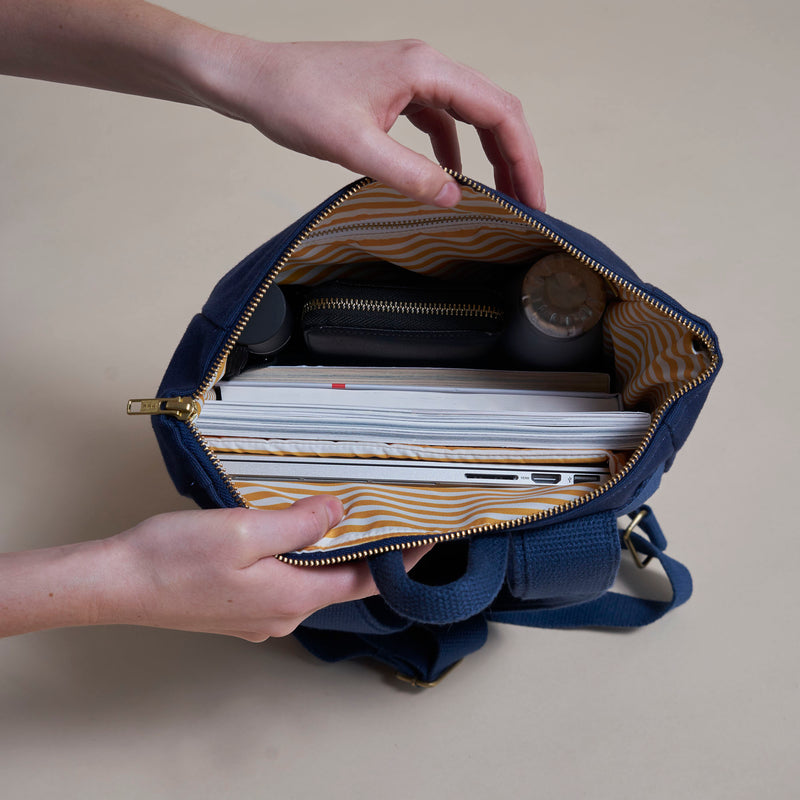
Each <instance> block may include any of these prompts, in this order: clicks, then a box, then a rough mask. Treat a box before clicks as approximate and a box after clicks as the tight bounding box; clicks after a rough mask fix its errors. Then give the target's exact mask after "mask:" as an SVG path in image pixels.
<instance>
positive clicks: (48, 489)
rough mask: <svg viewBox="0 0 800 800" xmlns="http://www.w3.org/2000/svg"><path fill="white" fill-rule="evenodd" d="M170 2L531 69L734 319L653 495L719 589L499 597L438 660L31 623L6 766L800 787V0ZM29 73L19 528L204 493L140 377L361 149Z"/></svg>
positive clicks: (286, 779) (668, 274)
mask: <svg viewBox="0 0 800 800" xmlns="http://www.w3.org/2000/svg"><path fill="white" fill-rule="evenodd" d="M169 5H170V6H171V7H173V8H175V9H176V10H179V11H182V12H184V13H187V14H189V15H193V16H195V17H196V18H199V19H201V20H202V21H204V22H206V23H209V24H211V25H214V26H217V27H221V28H227V29H230V30H235V31H239V32H246V33H249V34H251V35H253V36H257V37H262V38H265V39H270V38H273V39H292V40H297V39H303V38H309V39H324V38H332V39H333V38H399V37H404V36H416V37H420V38H423V39H426V40H428V41H429V42H430V43H432V44H433V45H435V46H436V47H438V48H439V49H440V50H442V51H444V52H446V53H447V54H449V55H450V56H452V57H453V58H455V59H457V60H460V61H464V62H468V63H470V64H471V65H473V66H475V67H477V68H479V69H481V70H482V71H484V72H486V73H488V74H489V75H491V76H492V77H493V78H494V79H495V80H496V81H497V82H498V83H500V84H502V85H503V86H505V87H506V88H507V89H509V90H511V91H513V92H514V93H515V94H517V95H518V96H519V97H520V98H521V99H522V100H523V101H524V104H525V106H526V109H527V112H528V116H529V119H530V122H531V125H532V127H533V129H534V132H535V135H536V138H537V141H538V143H539V147H540V151H541V155H542V159H543V162H544V164H545V174H546V179H547V196H548V201H549V206H550V210H551V212H552V213H553V214H554V215H556V216H560V217H563V218H566V219H567V220H569V221H570V222H572V223H574V224H576V225H578V226H580V227H583V228H585V229H587V230H589V231H591V232H593V233H595V234H597V235H598V236H600V238H602V239H603V240H604V241H605V242H607V243H608V244H609V245H611V246H612V247H613V248H614V249H616V250H617V252H619V253H620V255H622V256H623V257H624V258H626V259H627V260H628V261H629V262H630V263H631V264H632V265H633V266H634V267H635V268H636V269H637V270H638V271H639V272H640V274H641V275H642V276H643V277H644V278H645V279H646V280H649V281H652V282H654V283H656V284H658V285H659V286H660V287H662V288H663V289H665V290H666V291H668V292H670V293H671V294H673V295H674V296H676V297H677V298H679V300H680V301H681V302H682V303H684V304H685V305H686V306H687V307H689V308H690V309H691V310H692V311H696V312H698V313H700V314H701V315H702V316H705V317H707V318H708V319H709V320H710V321H711V322H712V323H713V325H714V326H715V328H716V330H717V332H718V333H719V335H720V339H721V342H722V349H723V353H724V355H725V358H726V364H725V367H724V368H723V371H722V373H721V376H720V378H719V380H718V381H717V384H716V385H715V387H714V390H713V391H712V393H711V396H710V399H709V402H708V404H707V406H706V409H705V411H704V413H703V414H702V415H701V418H700V420H699V423H698V425H697V427H696V429H695V432H694V433H693V435H692V437H691V438H690V440H689V442H688V444H687V445H686V447H685V449H684V450H683V451H682V452H681V454H680V456H679V458H678V460H677V462H676V465H675V468H674V469H673V471H672V472H670V473H669V474H668V475H667V476H666V478H665V480H664V483H663V487H662V489H661V491H660V492H659V494H658V495H657V496H656V497H655V498H654V506H655V507H656V509H657V511H658V514H659V517H660V519H661V522H662V524H663V526H664V529H665V531H666V533H667V535H668V537H669V538H670V545H671V548H670V549H671V552H672V553H673V554H675V555H676V556H678V557H680V558H682V559H683V560H685V561H686V563H687V564H688V565H689V566H690V567H691V568H692V570H693V574H694V578H695V583H696V589H695V595H694V597H693V599H692V600H691V601H690V602H689V604H688V605H686V606H684V607H682V608H681V609H679V610H678V611H676V612H674V613H673V614H672V615H670V616H669V617H667V618H666V619H665V620H664V621H663V622H662V623H660V624H658V625H656V626H654V627H652V628H649V629H645V630H641V631H638V632H634V633H629V634H610V633H601V632H596V631H578V632H553V631H537V630H525V629H516V628H512V627H500V626H496V627H494V628H493V630H492V632H491V636H490V640H489V643H488V645H487V646H486V647H485V648H484V649H483V650H482V651H480V652H479V653H477V654H476V655H474V656H472V657H471V658H470V659H468V661H466V662H465V663H464V664H463V665H462V666H461V667H460V668H459V669H457V670H456V671H455V672H454V673H453V674H452V675H451V676H450V677H449V678H448V679H447V680H446V681H445V682H444V683H443V684H442V685H441V686H440V687H439V688H437V689H434V690H430V691H427V692H424V693H415V692H411V691H407V690H404V689H403V688H402V686H400V685H398V684H396V683H395V682H394V681H393V680H392V679H391V678H389V677H387V676H385V675H384V674H383V673H382V672H381V671H379V670H376V669H373V668H371V667H369V666H365V665H363V664H345V665H338V666H328V665H324V664H321V663H318V662H316V661H314V660H312V659H311V658H310V657H308V656H307V655H305V653H304V652H303V651H302V650H301V648H300V647H299V646H298V645H297V644H296V643H295V642H294V641H293V640H285V641H273V642H269V643H267V644H266V645H263V646H258V645H251V644H248V643H245V642H242V641H238V640H234V639H225V638H221V637H213V636H201V635H189V634H183V633H173V632H169V631H157V630H147V629H133V628H103V629H75V630H63V631H52V632H46V633H39V634H32V635H28V636H23V637H18V638H16V639H10V640H5V641H3V642H0V783H2V786H3V789H2V793H3V796H4V797H6V798H45V797H59V798H64V799H65V800H66V799H67V798H82V800H88V799H90V798H141V797H149V798H221V797H231V798H234V797H235V798H240V797H270V798H306V797H312V796H326V797H335V798H380V797H383V798H405V797H418V798H449V797H461V798H489V797H491V798H494V797H498V796H508V797H531V796H535V797H547V798H639V797H648V798H673V797H684V798H723V797H724V798H752V797H756V796H758V797H769V798H789V797H794V796H796V795H795V792H796V787H797V783H798V780H800V766H798V759H799V757H800V748H798V741H800V730H799V729H798V728H799V727H800V726H798V711H800V703H799V702H798V699H799V698H798V692H799V690H798V677H797V675H798V672H797V667H798V640H797V626H798V617H799V616H800V615H798V595H797V589H796V572H797V556H798V544H797V531H796V527H797V526H796V523H795V521H794V520H795V519H796V513H797V512H796V503H797V492H796V480H795V477H796V474H797V473H796V470H797V464H796V461H797V423H796V413H794V407H795V406H796V404H797V389H798V384H797V356H796V353H795V351H794V344H795V342H796V341H797V324H798V313H797V307H798V280H797V271H796V265H795V263H794V253H793V250H794V242H795V241H796V239H797V217H798V193H797V185H798V177H799V176H798V157H797V147H798V145H797V143H798V133H799V132H800V131H798V103H797V87H798V83H799V81H798V79H799V78H800V76H799V75H798V64H799V63H800V60H799V59H798V56H797V49H796V48H797V41H798V12H797V9H798V6H797V3H795V2H789V1H787V2H764V1H763V0H762V1H761V2H758V3H756V2H722V1H721V0H720V1H719V2H710V1H709V0H701V1H700V2H698V0H694V1H693V2H689V1H688V0H680V1H679V2H671V3H663V2H659V3H655V2H622V1H621V0H608V1H607V2H590V1H589V0H586V2H569V0H567V1H566V2H558V3H556V2H548V3H544V2H512V1H511V0H495V1H494V2H492V3H488V4H487V3H484V2H480V3H479V2H473V1H472V0H468V1H467V2H462V3H458V4H456V3H438V2H430V0H425V2H422V0H405V2H402V3H398V2H393V3H388V2H375V0H370V2H367V1H366V0H363V1H361V0H358V1H356V2H353V1H351V0H347V1H346V2H339V3H323V2H319V0H295V2H292V3H288V2H280V3H277V2H273V3H265V2H263V1H256V0H227V2H225V3H222V2H211V0H196V2H190V0H172V2H170V3H169ZM0 108H2V119H0V137H1V138H0V144H1V145H2V146H0V187H1V188H0V258H1V259H2V262H3V268H2V273H1V274H2V277H0V280H2V298H1V299H0V326H1V327H2V342H3V346H2V353H1V354H0V358H2V369H1V370H0V374H2V401H1V402H0V424H1V425H2V430H1V431H0V436H1V437H2V439H1V441H2V453H3V458H2V460H0V461H1V465H0V470H2V472H1V473H0V487H2V488H0V491H1V492H2V501H1V503H0V508H2V515H3V526H2V534H0V535H1V536H2V539H1V540H0V544H1V545H2V548H3V549H5V550H15V549H23V548H28V547H37V546H46V545H52V544H56V543H61V542H69V541H76V540H79V539H82V538H91V537H100V536H105V535H109V534H112V533H114V532H116V531H119V530H122V529H124V528H126V527H127V526H129V525H131V524H133V523H135V522H137V521H139V520H141V519H142V518H144V517H146V516H148V515H150V514H153V513H156V512H160V511H165V510H168V509H178V508H188V507H190V504H189V503H188V502H187V501H185V500H183V499H182V498H179V497H178V496H177V495H176V493H175V492H174V490H173V488H172V485H171V484H170V483H169V481H168V478H167V476H166V473H165V471H164V468H163V466H162V464H161V460H160V456H159V454H158V451H157V448H156V445H155V442H154V439H153V436H152V434H151V432H150V429H149V425H148V424H147V423H146V422H145V421H143V420H141V419H129V418H127V417H126V416H125V414H124V406H125V401H126V400H127V398H129V397H139V396H147V395H148V394H150V393H151V392H153V391H154V389H155V387H156V385H157V384H158V381H159V379H160V377H161V374H162V372H163V370H164V367H165V366H166V362H167V359H168V357H169V355H170V353H171V351H172V349H173V347H174V346H175V344H176V343H177V341H178V338H179V336H180V335H181V333H182V331H183V328H184V326H185V324H186V322H187V321H188V319H189V317H190V316H191V314H192V313H194V311H195V310H197V309H198V308H199V307H200V305H201V303H202V301H203V300H204V299H205V297H206V296H207V294H208V293H209V291H210V290H211V287H212V286H213V284H214V282H215V281H216V279H217V278H218V277H219V275H220V274H221V273H222V272H223V271H225V270H227V269H228V268H229V267H231V266H232V265H233V264H235V263H236V262H237V261H238V260H239V258H240V257H242V256H243V255H245V254H246V253H247V252H249V251H250V250H251V249H252V248H253V247H255V246H256V245H258V244H260V243H261V242H262V241H263V240H264V239H266V238H268V237H269V236H271V235H272V234H273V233H275V232H277V231H278V230H279V229H281V228H282V227H283V226H284V225H285V224H287V223H289V222H290V221H292V220H293V219H294V218H295V217H297V216H298V215H299V214H301V213H302V212H304V211H306V210H307V209H309V208H311V207H312V206H314V205H315V204H316V203H317V202H318V201H319V200H321V199H322V198H323V197H325V196H326V195H327V194H328V193H329V192H331V191H333V190H335V189H337V188H338V187H339V186H341V185H343V184H344V183H346V182H348V181H349V180H350V179H351V176H350V175H349V174H347V173H346V172H345V171H344V170H342V169H341V168H339V167H336V166H332V165H329V164H323V163H318V162H314V161H312V160H311V159H308V158H304V157H302V156H299V155H295V154H293V153H289V152H286V151H283V150H281V149H280V148H278V147H277V146H275V145H273V144H271V143H270V142H267V141H265V140H263V139H261V138H260V137H259V135H258V134H257V133H255V132H254V131H253V130H251V129H249V128H247V127H245V126H244V125H241V124H237V123H234V122H231V121H229V120H226V119H223V118H220V117H216V116H215V115H213V114H212V113H209V112H204V111H201V110H197V109H193V108H185V107H180V106H177V105H170V104H167V103H159V102H155V101H149V100H143V99H138V98H130V97H122V96H112V95H107V94H103V93H101V92H96V91H91V90H86V89H79V88H71V87H62V86H54V85H47V84H42V83H36V82H29V81H28V82H26V81H22V80H17V79H11V78H5V79H0ZM397 135H398V136H399V137H401V138H402V139H403V140H404V141H406V142H411V143H417V144H418V146H420V147H423V146H425V143H424V142H423V140H422V139H421V138H420V137H418V136H417V135H416V134H415V133H413V132H412V131H411V130H410V127H409V126H407V125H404V124H400V125H398V128H397ZM463 140H464V149H465V159H464V161H465V172H466V173H467V174H469V175H471V176H473V177H476V178H479V179H483V180H490V174H489V170H488V168H487V165H486V163H485V162H484V159H483V158H482V156H481V154H480V151H479V147H478V145H477V139H476V137H475V136H474V134H473V133H472V132H471V131H469V130H465V131H464V137H463ZM790 412H791V413H790Z"/></svg>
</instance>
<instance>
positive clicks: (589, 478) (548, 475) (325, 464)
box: [220, 454, 610, 487]
mask: <svg viewBox="0 0 800 800" xmlns="http://www.w3.org/2000/svg"><path fill="white" fill-rule="evenodd" d="M220 461H221V463H222V466H223V467H224V468H225V470H226V472H227V473H228V474H229V475H230V476H231V477H232V478H233V479H234V480H264V479H267V480H292V481H304V480H305V481H322V482H330V483H401V484H443V485H462V486H465V485H479V486H520V487H522V486H527V487H531V486H572V485H573V484H576V483H597V484H600V483H603V482H604V481H605V480H606V479H608V478H609V477H610V473H609V472H608V470H607V469H606V468H605V467H604V466H601V465H593V464H592V465H569V466H565V465H563V464H559V465H547V464H534V465H530V466H525V465H518V464H515V465H513V466H508V465H505V464H475V463H458V462H456V463H454V462H434V461H404V460H400V459H388V458H314V457H308V458H305V457H299V456H281V457H270V456H267V457H264V456H253V455H239V454H236V455H233V454H230V455H222V456H220Z"/></svg>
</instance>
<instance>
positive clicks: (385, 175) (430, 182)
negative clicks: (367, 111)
mask: <svg viewBox="0 0 800 800" xmlns="http://www.w3.org/2000/svg"><path fill="white" fill-rule="evenodd" d="M342 163H343V165H344V166H346V167H348V168H349V169H352V170H354V171H355V172H362V173H364V174H365V175H369V176H370V177H372V178H375V179H376V180H379V181H383V183H386V184H388V185H389V186H392V187H394V188H395V189H397V190H398V191H400V192H402V193H403V194H405V195H406V196H408V197H412V198H414V199H415V200H419V201H420V202H421V203H427V204H429V205H437V206H442V207H445V208H449V207H452V206H455V205H457V204H458V201H459V200H460V199H461V189H460V187H459V185H458V183H457V182H456V180H455V178H453V177H452V176H451V175H448V174H447V173H446V172H445V171H444V170H443V169H442V168H441V167H440V166H439V165H438V164H435V163H434V162H433V161H431V160H430V159H429V158H426V157H425V156H423V155H421V154H420V153H417V152H415V151H414V150H411V149H410V148H408V147H405V146H404V145H402V144H400V143H399V142H397V141H395V140H394V139H392V137H391V136H389V135H388V134H387V133H385V132H384V131H382V130H380V128H378V127H377V126H375V127H370V128H369V129H367V130H363V131H361V136H360V138H359V141H358V144H357V146H356V148H355V149H354V152H353V153H352V155H351V157H349V158H346V159H345V160H343V161H342Z"/></svg>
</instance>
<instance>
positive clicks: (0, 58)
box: [0, 0, 219, 104]
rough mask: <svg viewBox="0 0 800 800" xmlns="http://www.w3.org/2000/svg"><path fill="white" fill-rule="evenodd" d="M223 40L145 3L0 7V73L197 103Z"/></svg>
mask: <svg viewBox="0 0 800 800" xmlns="http://www.w3.org/2000/svg"><path fill="white" fill-rule="evenodd" d="M218 35H219V34H218V33H217V32H216V31H214V30H212V29H210V28H207V27H205V26H203V25H200V24H199V23H196V22H193V21H192V20H189V19H186V18H184V17H181V16H179V15H177V14H174V13H172V12H171V11H167V10H166V9H163V8H160V7H158V6H154V5H151V4H150V3H145V2H142V0H0V73H4V74H7V75H17V76H20V77H27V78H39V79H41V80H48V81H56V82H59V83H71V84H78V85H81V86H91V87H94V88H98V89H108V90H112V91H117V92H125V93H128V94H137V95H144V96H147V97H154V98H159V99H163V100H173V101H178V102H184V103H192V104H197V103H198V102H199V101H198V98H197V93H196V89H197V85H198V83H200V82H201V81H202V74H203V71H204V69H205V68H206V67H207V66H208V64H207V63H206V62H205V59H206V58H207V57H208V55H209V54H210V53H212V52H213V50H214V48H211V47H210V46H209V45H210V43H211V42H212V41H213V40H214V38H215V37H216V36H218Z"/></svg>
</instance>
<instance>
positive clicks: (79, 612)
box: [0, 541, 118, 636]
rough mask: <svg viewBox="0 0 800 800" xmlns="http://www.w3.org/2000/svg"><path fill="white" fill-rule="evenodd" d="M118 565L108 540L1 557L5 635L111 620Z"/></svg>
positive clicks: (0, 617) (1, 629)
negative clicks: (112, 588)
mask: <svg viewBox="0 0 800 800" xmlns="http://www.w3.org/2000/svg"><path fill="white" fill-rule="evenodd" d="M115 560H116V556H115V553H114V552H113V550H112V548H110V547H109V545H108V542H104V541H95V542H81V543H80V544H72V545H65V546H62V547H51V548H46V549H42V550H30V551H25V552H21V553H5V554H2V555H0V636H12V635H14V634H18V633H29V632H31V631H36V630H44V629H47V628H61V627H68V626H75V625H95V624H98V623H103V622H109V621H111V620H109V619H106V618H105V617H107V616H108V611H109V608H110V607H113V605H114V603H113V601H112V600H111V595H112V594H113V592H112V591H110V587H113V585H114V582H115V581H116V580H117V579H118V575H117V570H116V569H115Z"/></svg>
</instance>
